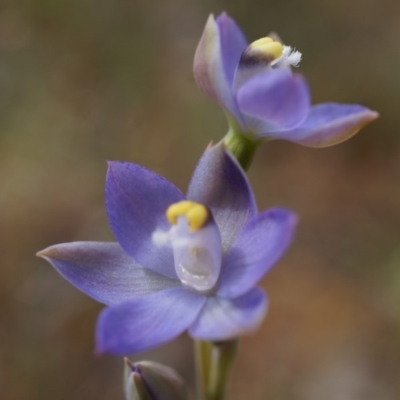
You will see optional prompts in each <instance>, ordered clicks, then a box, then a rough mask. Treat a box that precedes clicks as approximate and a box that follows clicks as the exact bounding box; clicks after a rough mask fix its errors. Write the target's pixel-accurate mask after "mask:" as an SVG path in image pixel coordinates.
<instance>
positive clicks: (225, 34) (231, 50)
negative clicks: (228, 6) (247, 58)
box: [216, 12, 248, 87]
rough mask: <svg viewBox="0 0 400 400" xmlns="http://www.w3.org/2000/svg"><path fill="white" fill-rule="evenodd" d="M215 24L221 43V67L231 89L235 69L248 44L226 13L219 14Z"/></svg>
mask: <svg viewBox="0 0 400 400" xmlns="http://www.w3.org/2000/svg"><path fill="white" fill-rule="evenodd" d="M216 22H217V25H218V28H219V35H220V41H221V54H222V65H223V67H224V70H225V75H226V78H227V80H228V83H229V85H230V86H231V87H232V85H233V77H234V75H235V70H236V67H237V66H238V64H239V60H240V57H241V55H242V53H243V52H244V50H245V49H246V47H247V46H248V43H247V40H246V37H245V36H244V34H243V32H242V30H241V29H240V28H239V26H238V25H237V24H236V22H235V21H234V20H233V19H232V18H231V17H230V16H229V15H228V14H227V13H226V12H223V13H221V14H220V15H219V16H218V18H217V20H216Z"/></svg>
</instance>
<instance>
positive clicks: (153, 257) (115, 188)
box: [38, 144, 296, 354]
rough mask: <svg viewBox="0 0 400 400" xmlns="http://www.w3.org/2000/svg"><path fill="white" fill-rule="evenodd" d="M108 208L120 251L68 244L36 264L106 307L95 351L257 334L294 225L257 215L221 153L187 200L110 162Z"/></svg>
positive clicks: (155, 178)
mask: <svg viewBox="0 0 400 400" xmlns="http://www.w3.org/2000/svg"><path fill="white" fill-rule="evenodd" d="M106 206H107V212H108V217H109V220H110V224H111V228H112V230H113V232H114V235H115V237H116V238H117V240H118V243H100V242H73V243H66V244H59V245H55V246H51V247H49V248H47V249H45V250H43V251H41V252H40V253H38V255H39V256H41V257H43V258H45V259H46V260H48V261H49V262H50V263H51V264H52V265H53V266H54V267H55V268H56V269H57V270H58V271H59V272H60V273H61V275H63V276H64V277H65V278H66V279H68V280H69V281H70V282H71V283H72V284H74V285H75V286H76V287H78V288H79V289H81V290H82V291H83V292H85V293H86V294H88V295H90V296H91V297H93V298H95V299H96V300H98V301H100V302H102V303H104V304H106V305H108V306H109V307H108V308H106V309H105V310H103V312H102V313H101V315H100V317H99V320H98V325H97V338H96V340H97V350H98V351H99V352H111V353H115V354H128V353H136V352H140V351H143V350H146V349H149V348H151V347H154V346H156V345H160V344H162V343H165V342H167V341H169V340H171V339H173V338H175V337H176V336H178V335H179V334H180V333H182V332H183V331H184V330H186V329H189V332H190V334H191V335H192V336H193V337H194V338H198V339H203V340H212V341H221V340H226V339H230V338H234V337H237V336H238V335H240V334H242V333H244V332H246V331H248V330H252V329H254V328H255V327H256V326H257V325H258V324H259V323H260V322H261V320H262V319H263V317H264V315H265V312H266V308H267V299H266V296H265V293H264V292H263V290H261V289H260V288H257V287H255V286H256V284H257V283H258V281H259V280H260V279H261V278H262V276H263V275H264V274H265V273H266V272H267V271H268V270H269V269H270V268H271V267H272V266H273V264H275V263H276V261H277V260H278V259H279V258H280V257H281V255H282V254H283V253H284V251H285V250H286V248H287V247H288V245H289V243H290V241H291V238H292V235H293V231H294V227H295V222H296V217H295V215H294V214H293V213H292V212H290V211H288V210H285V209H281V208H275V209H271V210H266V211H263V212H259V213H258V212H257V208H256V204H255V200H254V196H253V193H252V190H251V188H250V186H249V183H248V181H247V178H246V176H245V175H244V173H243V171H242V169H241V168H240V166H239V165H238V163H237V162H236V160H235V159H234V158H233V157H232V156H231V155H230V154H229V153H228V152H227V151H226V150H225V146H224V145H223V144H220V145H217V146H214V147H212V148H210V149H208V150H207V151H206V152H205V153H204V155H203V157H202V158H201V159H200V161H199V164H198V166H197V168H196V170H195V172H194V175H193V177H192V180H191V183H190V185H189V190H188V193H187V196H186V198H185V197H184V195H183V194H182V193H181V192H180V191H179V189H177V188H176V187H175V186H174V185H173V184H172V183H170V182H169V181H167V180H166V179H164V178H163V177H161V176H159V175H157V174H155V173H154V172H151V171H149V170H147V169H145V168H143V167H141V166H139V165H135V164H130V163H123V162H112V163H110V164H109V170H108V174H107V180H106Z"/></svg>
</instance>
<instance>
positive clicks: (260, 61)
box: [233, 37, 301, 90]
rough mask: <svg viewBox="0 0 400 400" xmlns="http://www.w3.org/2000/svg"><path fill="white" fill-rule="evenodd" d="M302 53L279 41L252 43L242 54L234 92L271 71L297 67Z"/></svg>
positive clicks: (269, 40)
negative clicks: (259, 75) (263, 73)
mask: <svg viewBox="0 0 400 400" xmlns="http://www.w3.org/2000/svg"><path fill="white" fill-rule="evenodd" d="M300 60H301V53H300V52H298V51H297V50H293V49H292V48H291V47H290V46H284V45H282V43H280V42H279V41H277V40H274V39H272V38H270V37H264V38H261V39H258V40H256V41H254V42H253V43H251V44H250V45H249V46H247V48H246V49H245V51H244V52H243V53H242V55H241V57H240V60H239V64H238V66H237V68H236V71H235V76H234V83H233V87H234V90H237V89H238V88H239V87H240V86H241V85H242V84H243V83H245V82H246V81H248V80H249V79H250V78H252V77H254V76H256V75H258V74H260V73H262V72H266V71H268V70H271V69H283V68H288V67H289V66H294V67H297V66H298V65H299V63H300Z"/></svg>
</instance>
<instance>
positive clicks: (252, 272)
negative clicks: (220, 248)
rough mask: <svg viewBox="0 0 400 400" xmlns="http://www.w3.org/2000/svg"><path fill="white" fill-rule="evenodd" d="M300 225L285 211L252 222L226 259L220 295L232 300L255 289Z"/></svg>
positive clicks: (264, 214) (268, 212) (272, 211)
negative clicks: (296, 227)
mask: <svg viewBox="0 0 400 400" xmlns="http://www.w3.org/2000/svg"><path fill="white" fill-rule="evenodd" d="M296 222H297V218H296V216H295V215H294V214H293V213H292V212H291V211H289V210H285V209H282V208H273V209H270V210H266V211H263V212H261V213H259V214H258V215H256V216H255V217H254V218H252V219H250V220H249V221H248V222H247V224H246V225H245V226H244V227H243V229H242V230H241V231H240V233H239V235H238V237H237V238H236V240H235V242H234V243H233V245H232V247H231V248H230V249H229V252H228V254H227V255H226V256H225V258H224V260H223V264H222V269H221V276H220V283H219V287H218V290H217V293H218V295H219V296H223V297H229V298H232V297H236V296H240V295H242V294H243V293H246V292H247V291H248V290H250V289H251V288H252V287H254V286H255V285H256V284H257V283H258V281H259V280H260V279H261V278H262V277H263V276H264V275H265V273H266V272H268V271H269V269H270V268H271V267H272V266H273V265H274V264H275V263H276V262H277V261H278V260H279V258H280V257H281V256H282V255H283V253H284V252H285V251H286V249H287V247H288V246H289V244H290V243H291V241H292V237H293V233H294V228H295V226H296Z"/></svg>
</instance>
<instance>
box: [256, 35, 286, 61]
mask: <svg viewBox="0 0 400 400" xmlns="http://www.w3.org/2000/svg"><path fill="white" fill-rule="evenodd" d="M250 49H251V50H253V51H255V52H257V53H261V54H263V55H265V56H268V57H272V58H273V59H274V60H276V59H277V58H279V57H280V56H281V55H282V54H283V46H282V44H281V43H279V42H276V41H274V40H273V39H271V38H270V37H265V38H261V39H258V40H256V41H255V42H253V43H251V44H250Z"/></svg>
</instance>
